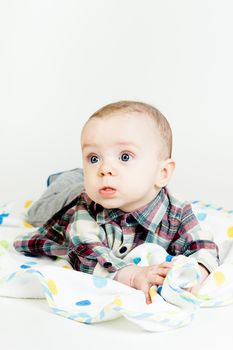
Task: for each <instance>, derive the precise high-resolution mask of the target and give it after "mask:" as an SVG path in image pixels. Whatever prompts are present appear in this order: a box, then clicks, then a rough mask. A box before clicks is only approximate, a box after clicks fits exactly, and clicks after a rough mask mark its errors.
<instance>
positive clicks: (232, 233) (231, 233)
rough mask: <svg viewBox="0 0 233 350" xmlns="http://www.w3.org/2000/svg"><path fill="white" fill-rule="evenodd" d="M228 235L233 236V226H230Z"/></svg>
mask: <svg viewBox="0 0 233 350" xmlns="http://www.w3.org/2000/svg"><path fill="white" fill-rule="evenodd" d="M227 235H228V237H230V238H233V226H230V227H228V229H227Z"/></svg>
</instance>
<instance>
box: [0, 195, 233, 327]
mask: <svg viewBox="0 0 233 350" xmlns="http://www.w3.org/2000/svg"><path fill="white" fill-rule="evenodd" d="M30 204H31V201H27V202H25V203H17V204H7V205H2V206H0V296H8V297H14V298H46V300H47V302H48V304H49V306H50V307H51V310H52V311H53V312H54V313H55V314H57V315H60V316H63V317H67V318H69V319H71V320H74V321H78V322H84V323H88V324H91V323H95V322H103V321H107V320H111V319H114V318H118V317H122V316H123V317H125V318H126V319H128V320H129V321H130V322H133V323H135V324H137V325H138V326H139V327H141V328H143V329H145V330H148V331H154V332H160V331H166V330H170V329H174V328H177V327H182V326H185V325H187V324H188V323H189V322H190V321H191V320H192V319H193V317H194V316H195V314H196V313H197V312H198V309H199V308H200V307H219V306H223V305H227V304H230V303H232V302H233V245H232V244H233V211H227V210H224V209H222V208H217V207H214V206H212V205H210V204H205V203H202V202H199V201H195V202H193V203H192V205H193V210H194V212H195V213H196V215H197V218H198V220H199V221H200V223H201V226H202V227H203V229H204V230H207V231H209V232H211V233H212V235H213V239H214V240H215V241H216V243H218V245H219V248H220V260H221V264H220V266H219V267H218V268H217V269H216V270H215V271H213V272H212V273H211V274H210V275H209V277H208V278H207V279H206V281H205V282H204V284H203V285H202V287H201V289H200V290H199V292H198V295H197V296H194V295H192V294H191V293H189V292H188V291H186V290H185V289H184V288H188V287H191V286H193V285H195V284H196V283H197V282H198V279H199V278H200V276H199V269H198V265H197V262H196V261H195V260H194V259H192V258H191V257H190V258H185V257H180V258H177V259H175V262H174V266H173V267H172V268H171V269H170V271H169V273H168V275H167V277H166V279H165V281H164V284H163V286H161V287H158V288H156V287H151V289H150V295H151V298H152V304H150V305H147V304H146V303H145V297H144V294H143V293H142V292H141V291H139V290H136V289H133V288H130V287H128V286H125V285H123V284H121V283H118V282H116V281H113V280H110V279H107V278H103V277H96V276H92V275H88V274H85V273H82V272H78V271H75V270H73V269H72V268H71V266H70V265H69V263H68V262H67V261H66V260H64V259H60V258H58V259H57V260H55V261H54V260H51V259H49V258H46V257H38V258H34V257H26V256H24V255H22V254H19V253H17V252H16V251H15V250H14V248H13V245H12V243H13V240H14V238H15V237H16V236H17V235H19V234H21V233H24V232H25V231H33V230H35V228H33V227H32V226H30V225H29V224H28V223H27V222H26V220H25V213H26V210H27V208H28V207H29V206H30ZM125 259H127V261H129V262H131V263H134V264H138V265H141V266H145V265H151V264H157V263H161V262H163V261H166V260H167V261H169V260H170V259H172V257H171V256H169V255H168V254H167V252H166V251H165V250H164V249H163V248H162V247H160V246H157V245H155V244H151V243H147V244H143V245H141V246H138V247H137V248H135V249H134V250H132V251H131V252H130V254H128V255H127V257H126V258H125Z"/></svg>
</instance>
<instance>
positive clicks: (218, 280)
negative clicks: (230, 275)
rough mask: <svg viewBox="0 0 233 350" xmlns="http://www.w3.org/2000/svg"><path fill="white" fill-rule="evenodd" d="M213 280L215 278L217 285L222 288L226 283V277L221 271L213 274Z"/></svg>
mask: <svg viewBox="0 0 233 350" xmlns="http://www.w3.org/2000/svg"><path fill="white" fill-rule="evenodd" d="M213 278H214V280H215V283H216V285H217V286H220V285H221V284H223V283H224V281H225V276H224V274H223V273H222V272H220V271H216V272H213Z"/></svg>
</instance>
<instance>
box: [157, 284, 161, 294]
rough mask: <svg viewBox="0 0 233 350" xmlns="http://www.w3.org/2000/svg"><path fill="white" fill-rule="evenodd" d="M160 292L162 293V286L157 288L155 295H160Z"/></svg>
mask: <svg viewBox="0 0 233 350" xmlns="http://www.w3.org/2000/svg"><path fill="white" fill-rule="evenodd" d="M161 292H162V286H159V287H158V288H157V293H158V294H160V295H161Z"/></svg>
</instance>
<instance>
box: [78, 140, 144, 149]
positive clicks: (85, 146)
mask: <svg viewBox="0 0 233 350" xmlns="http://www.w3.org/2000/svg"><path fill="white" fill-rule="evenodd" d="M115 145H116V146H125V147H126V146H128V147H134V148H139V147H138V146H137V145H136V144H135V143H134V142H128V141H119V142H116V143H115ZM98 146H99V145H98V144H96V143H84V144H83V145H82V150H84V149H85V148H88V147H89V148H90V147H98Z"/></svg>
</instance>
